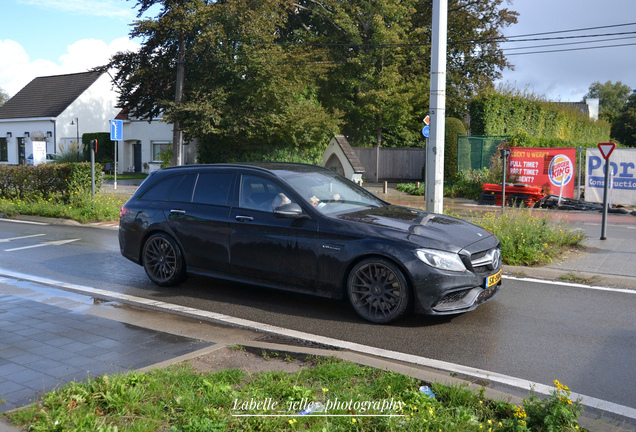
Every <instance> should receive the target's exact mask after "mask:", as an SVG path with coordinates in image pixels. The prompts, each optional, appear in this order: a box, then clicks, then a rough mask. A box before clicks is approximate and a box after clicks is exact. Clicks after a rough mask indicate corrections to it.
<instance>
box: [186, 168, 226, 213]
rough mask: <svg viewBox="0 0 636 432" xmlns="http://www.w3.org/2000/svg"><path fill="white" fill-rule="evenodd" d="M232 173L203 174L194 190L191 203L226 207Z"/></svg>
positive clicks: (200, 175)
mask: <svg viewBox="0 0 636 432" xmlns="http://www.w3.org/2000/svg"><path fill="white" fill-rule="evenodd" d="M233 178H234V174H233V173H225V172H221V173H203V174H199V178H198V180H197V183H196V187H195V189H194V199H193V201H194V202H195V203H198V204H213V205H222V206H226V205H228V200H229V196H230V186H231V185H232V179H233Z"/></svg>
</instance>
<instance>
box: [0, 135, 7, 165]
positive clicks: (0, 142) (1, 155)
mask: <svg viewBox="0 0 636 432" xmlns="http://www.w3.org/2000/svg"><path fill="white" fill-rule="evenodd" d="M8 161H9V150H8V146H7V139H6V138H0V162H8Z"/></svg>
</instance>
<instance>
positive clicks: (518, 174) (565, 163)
mask: <svg viewBox="0 0 636 432" xmlns="http://www.w3.org/2000/svg"><path fill="white" fill-rule="evenodd" d="M575 159H576V149H575V148H573V147H567V148H564V147H560V148H525V147H510V156H509V158H508V168H509V171H508V172H509V174H510V176H511V178H512V179H514V181H515V182H516V183H523V184H527V185H531V186H538V187H540V188H541V189H543V192H544V193H546V194H553V195H562V196H564V197H566V198H573V197H574V160H575ZM561 188H563V189H562V190H561Z"/></svg>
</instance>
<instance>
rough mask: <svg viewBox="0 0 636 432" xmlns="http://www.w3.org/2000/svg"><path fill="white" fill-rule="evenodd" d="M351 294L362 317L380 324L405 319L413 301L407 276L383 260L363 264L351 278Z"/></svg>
mask: <svg viewBox="0 0 636 432" xmlns="http://www.w3.org/2000/svg"><path fill="white" fill-rule="evenodd" d="M347 294H348V296H349V301H350V302H351V304H352V306H353V308H354V309H355V311H356V312H357V313H358V315H360V316H361V317H362V318H364V319H366V320H367V321H371V322H373V323H377V324H386V323H389V322H391V321H395V320H396V319H398V318H400V317H402V316H403V315H404V314H405V313H406V311H407V308H408V306H409V302H410V301H411V293H410V290H409V286H408V283H407V281H406V278H405V277H404V274H403V273H402V271H401V270H400V269H399V268H398V267H397V266H396V265H395V264H393V263H392V262H390V261H388V260H386V259H383V258H369V259H365V260H363V261H361V262H359V263H358V264H357V265H356V266H355V267H354V268H353V269H352V270H351V273H349V277H348V278H347Z"/></svg>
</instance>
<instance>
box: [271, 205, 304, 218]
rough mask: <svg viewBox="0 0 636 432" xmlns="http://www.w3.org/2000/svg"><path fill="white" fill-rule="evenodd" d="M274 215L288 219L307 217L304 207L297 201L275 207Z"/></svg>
mask: <svg viewBox="0 0 636 432" xmlns="http://www.w3.org/2000/svg"><path fill="white" fill-rule="evenodd" d="M274 216H276V217H279V218H287V219H300V218H302V217H305V214H304V213H303V209H302V208H301V207H300V206H299V205H298V204H296V203H290V204H283V205H282V206H278V207H276V208H275V209H274Z"/></svg>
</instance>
